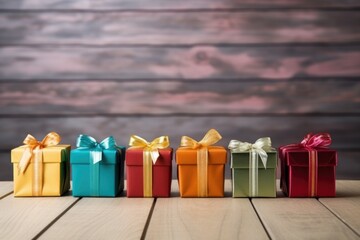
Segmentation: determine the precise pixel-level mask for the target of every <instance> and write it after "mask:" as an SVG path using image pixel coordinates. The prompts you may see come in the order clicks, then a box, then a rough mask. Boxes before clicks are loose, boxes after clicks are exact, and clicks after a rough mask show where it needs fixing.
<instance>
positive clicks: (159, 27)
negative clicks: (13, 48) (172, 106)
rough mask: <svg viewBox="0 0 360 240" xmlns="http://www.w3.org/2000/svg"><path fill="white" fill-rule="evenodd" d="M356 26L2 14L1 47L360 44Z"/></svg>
mask: <svg viewBox="0 0 360 240" xmlns="http://www.w3.org/2000/svg"><path fill="white" fill-rule="evenodd" d="M330 19H336V21H330ZM358 22H360V15H359V14H358V12H355V11H353V12H345V11H301V10H299V11H292V12H291V14H289V12H287V11H267V12H259V11H246V12H233V11H229V12H227V11H221V12H213V11H211V12H196V11H191V12H186V11H183V12H176V13H174V12H155V13H153V12H77V13H76V14H74V13H73V12H71V13H70V12H69V13H68V12H65V13H64V12H55V13H54V12H40V13H38V12H28V13H26V12H25V13H24V12H10V13H6V12H3V13H0V31H1V33H2V34H1V35H0V44H92V45H104V44H155V45H161V44H175V45H176V44H199V43H200V44H201V43H207V44H218V43H220V44H243V43H250V44H256V43H265V44H269V43H289V42H296V43H313V42H316V43H318V42H326V43H336V42H357V41H359V40H360V25H359V24H357V23H358Z"/></svg>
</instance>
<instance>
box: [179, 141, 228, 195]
mask: <svg viewBox="0 0 360 240" xmlns="http://www.w3.org/2000/svg"><path fill="white" fill-rule="evenodd" d="M200 145H201V141H200ZM200 148H201V147H200ZM203 150H205V155H207V166H205V168H206V169H207V170H206V169H205V170H206V172H207V174H206V175H207V177H206V175H205V179H199V178H198V172H199V169H198V167H199V166H198V161H199V159H198V155H199V153H198V151H199V148H197V149H196V148H189V147H180V148H178V149H177V151H176V163H177V170H178V182H179V191H180V196H181V197H223V196H224V175H225V164H226V160H227V151H226V149H225V148H224V147H221V146H205V147H203ZM200 155H201V154H200ZM203 160H204V159H200V161H203ZM199 181H205V186H206V194H205V195H203V196H200V195H199V189H198V188H199V186H200V185H199Z"/></svg>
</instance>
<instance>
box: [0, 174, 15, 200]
mask: <svg viewBox="0 0 360 240" xmlns="http://www.w3.org/2000/svg"><path fill="white" fill-rule="evenodd" d="M1 169H2V168H1ZM6 170H7V171H8V170H10V169H2V170H1V171H2V172H3V171H6ZM12 191H13V183H12V182H0V199H2V198H3V197H4V196H5V195H7V194H9V193H11V192H12Z"/></svg>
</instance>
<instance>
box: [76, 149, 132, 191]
mask: <svg viewBox="0 0 360 240" xmlns="http://www.w3.org/2000/svg"><path fill="white" fill-rule="evenodd" d="M70 159H71V160H70V161H71V172H72V194H73V196H74V197H115V196H117V195H118V194H119V193H120V192H122V191H123V189H124V159H125V148H124V147H119V149H118V150H115V149H104V150H103V151H102V160H101V161H100V162H97V163H95V164H94V163H93V160H92V158H91V155H90V150H89V149H74V150H72V151H71V157H70Z"/></svg>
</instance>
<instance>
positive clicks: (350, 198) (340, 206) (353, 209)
mask: <svg viewBox="0 0 360 240" xmlns="http://www.w3.org/2000/svg"><path fill="white" fill-rule="evenodd" d="M319 201H320V202H321V203H322V204H324V205H325V206H326V207H327V208H329V209H330V210H331V211H332V212H333V213H334V214H335V215H336V216H338V217H339V218H340V219H341V220H342V221H343V222H345V223H346V224H347V225H348V226H349V227H351V228H352V229H353V230H354V231H355V232H356V233H357V234H358V236H359V237H360V182H359V181H337V182H336V198H320V199H319Z"/></svg>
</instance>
